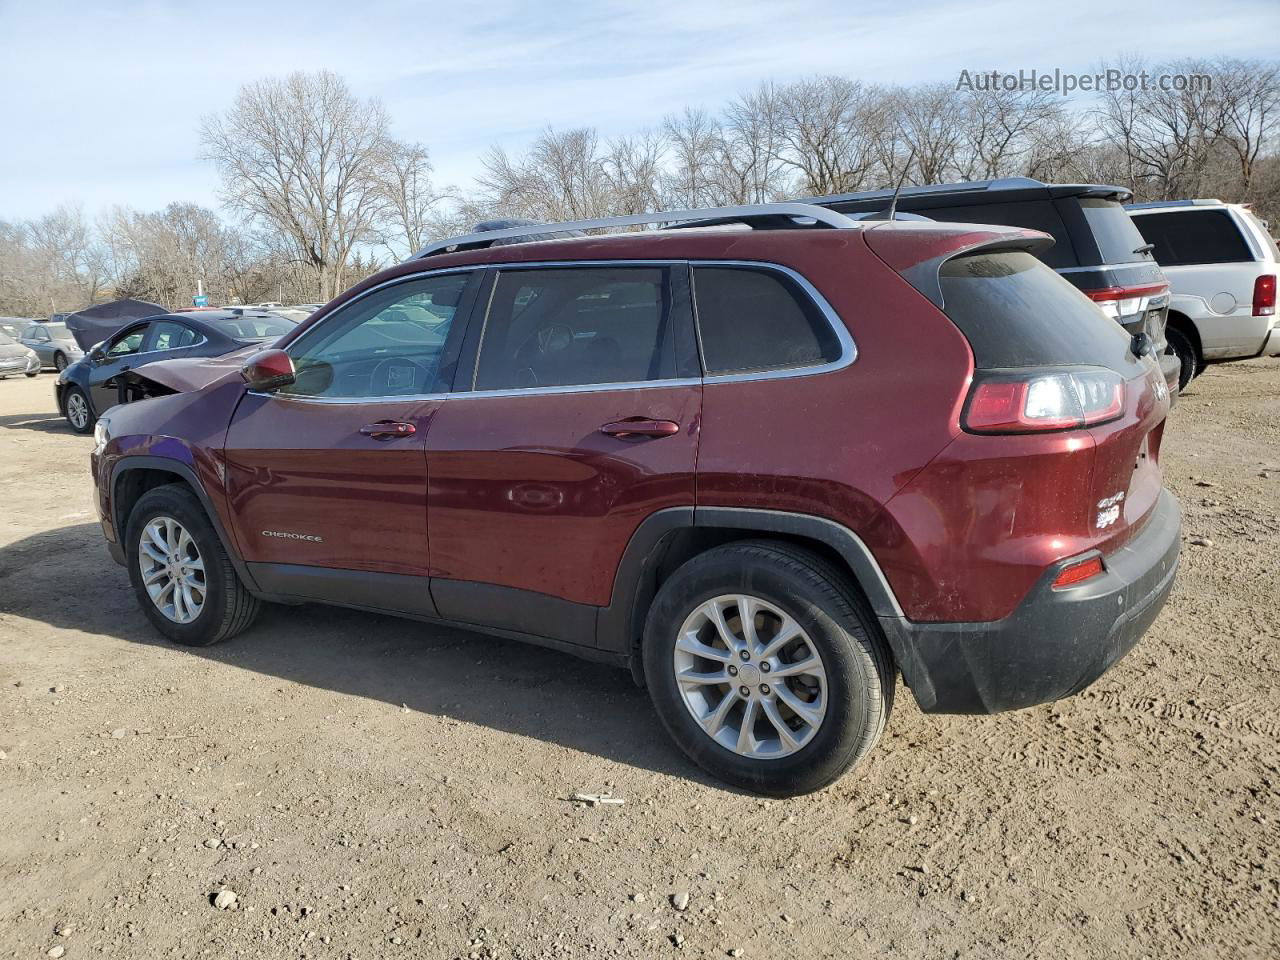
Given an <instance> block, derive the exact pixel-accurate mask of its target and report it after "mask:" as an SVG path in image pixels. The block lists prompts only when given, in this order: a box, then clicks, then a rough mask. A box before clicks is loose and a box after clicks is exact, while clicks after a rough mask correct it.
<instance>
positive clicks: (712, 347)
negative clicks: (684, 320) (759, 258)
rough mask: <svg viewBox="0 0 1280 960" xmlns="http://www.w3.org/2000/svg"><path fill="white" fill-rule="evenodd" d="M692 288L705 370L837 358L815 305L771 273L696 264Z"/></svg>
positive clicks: (758, 368) (757, 368)
mask: <svg viewBox="0 0 1280 960" xmlns="http://www.w3.org/2000/svg"><path fill="white" fill-rule="evenodd" d="M693 286H694V302H695V304H696V305H697V315H698V336H699V338H700V339H701V341H702V362H703V366H704V367H705V368H706V371H707V373H708V374H730V373H755V372H762V371H767V370H787V369H794V368H799V367H810V366H817V365H819V364H823V363H829V362H831V361H832V360H835V359H837V358H838V357H839V356H840V342H839V340H838V339H837V337H836V334H835V331H833V330H832V329H831V324H830V323H828V322H827V319H826V317H824V316H823V315H822V312H821V311H820V310H819V309H818V307H817V305H816V304H815V303H814V302H813V301H812V300H811V299H810V298H809V297H808V296H807V295H806V294H805V293H804V292H803V291H802V290H800V289H799V288H798V287H797V286H796V284H795V283H794V282H792V281H791V280H790V279H789V278H787V277H785V276H783V275H781V274H779V273H777V272H776V271H771V270H760V269H756V268H753V267H697V266H695V267H694V270H693Z"/></svg>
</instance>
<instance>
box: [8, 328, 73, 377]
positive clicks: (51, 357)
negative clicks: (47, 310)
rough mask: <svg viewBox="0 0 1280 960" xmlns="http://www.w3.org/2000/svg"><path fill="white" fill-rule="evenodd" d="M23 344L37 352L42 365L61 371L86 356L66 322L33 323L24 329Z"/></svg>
mask: <svg viewBox="0 0 1280 960" xmlns="http://www.w3.org/2000/svg"><path fill="white" fill-rule="evenodd" d="M22 345H23V346H24V347H29V348H31V349H32V350H34V351H35V352H36V356H38V357H39V358H40V366H41V367H52V368H53V369H54V370H57V371H59V372H61V371H63V370H65V369H67V367H69V366H71V364H73V363H75V362H76V361H77V360H79V359H80V358H81V357H83V356H84V351H83V350H81V349H80V344H78V343H76V338H75V337H74V336H72V335H71V331H70V330H68V329H67V325H66V324H65V323H33V324H31V325H30V326H29V327H27V329H26V330H23V331H22Z"/></svg>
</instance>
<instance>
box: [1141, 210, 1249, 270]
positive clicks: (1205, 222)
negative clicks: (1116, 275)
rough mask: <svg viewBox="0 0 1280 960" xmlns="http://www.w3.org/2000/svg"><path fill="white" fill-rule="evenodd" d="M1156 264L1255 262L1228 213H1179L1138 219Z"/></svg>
mask: <svg viewBox="0 0 1280 960" xmlns="http://www.w3.org/2000/svg"><path fill="white" fill-rule="evenodd" d="M1134 222H1135V223H1136V224H1137V225H1138V229H1139V230H1140V231H1141V232H1142V236H1143V237H1144V238H1145V239H1146V241H1147V243H1150V244H1152V245H1154V247H1155V250H1153V251H1152V252H1153V253H1154V255H1155V258H1156V262H1157V263H1159V264H1161V265H1162V266H1166V267H1180V266H1189V265H1191V264H1205V263H1241V262H1245V261H1249V260H1252V259H1253V255H1252V254H1251V253H1250V252H1249V247H1248V244H1246V243H1245V239H1244V237H1243V236H1241V234H1240V229H1239V228H1238V227H1237V226H1236V224H1235V221H1234V220H1232V219H1231V215H1230V214H1229V213H1227V211H1225V210H1178V211H1174V212H1171V213H1148V214H1143V215H1140V216H1138V217H1135V218H1134Z"/></svg>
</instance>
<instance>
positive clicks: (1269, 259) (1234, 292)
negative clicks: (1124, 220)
mask: <svg viewBox="0 0 1280 960" xmlns="http://www.w3.org/2000/svg"><path fill="white" fill-rule="evenodd" d="M1126 209H1127V210H1128V211H1129V215H1130V216H1131V217H1133V222H1134V223H1135V224H1137V227H1138V230H1139V231H1140V232H1141V233H1142V236H1143V238H1144V239H1145V240H1146V241H1147V242H1148V243H1149V244H1151V245H1152V247H1153V248H1154V249H1153V251H1152V252H1153V253H1154V255H1155V258H1156V260H1157V261H1158V262H1159V264H1160V266H1161V268H1163V270H1164V272H1165V276H1167V277H1168V278H1169V283H1170V284H1171V286H1172V289H1173V302H1172V304H1171V305H1170V307H1169V326H1168V331H1167V334H1166V335H1167V337H1168V339H1169V346H1170V347H1172V348H1173V351H1174V352H1175V353H1176V354H1177V355H1178V358H1179V360H1180V361H1181V380H1182V386H1184V387H1185V386H1186V385H1187V384H1188V383H1189V382H1190V381H1191V379H1192V377H1195V376H1196V375H1198V374H1199V373H1200V372H1202V371H1203V370H1204V367H1205V364H1207V363H1218V362H1221V361H1224V360H1242V359H1245V358H1248V357H1259V356H1264V357H1276V356H1280V325H1278V324H1277V320H1276V281H1277V277H1278V276H1280V250H1277V248H1276V241H1275V240H1274V239H1272V237H1271V234H1270V233H1269V232H1268V230H1267V225H1266V224H1265V223H1263V222H1262V221H1261V220H1259V219H1258V218H1257V217H1256V216H1254V215H1253V213H1252V212H1251V211H1250V210H1249V208H1248V206H1246V205H1244V204H1239V203H1223V202H1222V201H1221V200H1176V201H1172V202H1166V203H1138V204H1131V205H1129V206H1128V207H1127V208H1126Z"/></svg>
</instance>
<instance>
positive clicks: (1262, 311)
mask: <svg viewBox="0 0 1280 960" xmlns="http://www.w3.org/2000/svg"><path fill="white" fill-rule="evenodd" d="M1275 312H1276V275H1275V274H1274V273H1264V274H1263V275H1262V276H1260V277H1258V279H1257V280H1255V281H1253V315H1254V316H1255V317H1270V316H1274V315H1275Z"/></svg>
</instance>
